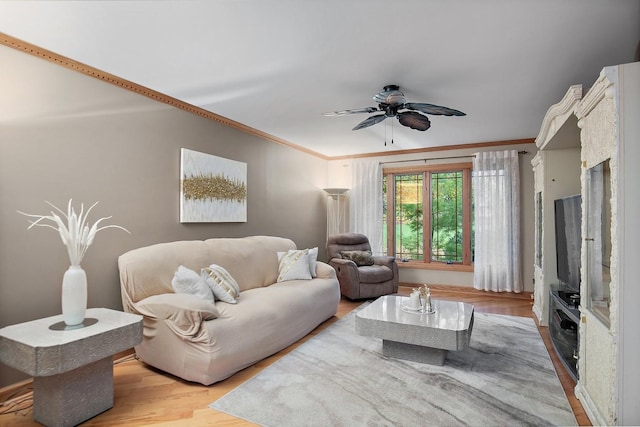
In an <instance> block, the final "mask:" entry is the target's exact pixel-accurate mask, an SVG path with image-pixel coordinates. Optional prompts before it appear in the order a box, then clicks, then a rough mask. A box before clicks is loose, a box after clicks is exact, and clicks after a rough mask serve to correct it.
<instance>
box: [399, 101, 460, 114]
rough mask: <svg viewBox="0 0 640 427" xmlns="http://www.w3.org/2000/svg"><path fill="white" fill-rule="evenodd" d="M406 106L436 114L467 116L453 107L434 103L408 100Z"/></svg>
mask: <svg viewBox="0 0 640 427" xmlns="http://www.w3.org/2000/svg"><path fill="white" fill-rule="evenodd" d="M404 108H407V109H409V110H414V111H420V112H422V113H425V114H433V115H436V116H466V114H465V113H463V112H462V111H458V110H454V109H453V108H448V107H442V106H440V105H434V104H424V103H421V102H407V103H406V104H404Z"/></svg>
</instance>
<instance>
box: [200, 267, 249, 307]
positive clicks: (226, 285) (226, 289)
mask: <svg viewBox="0 0 640 427" xmlns="http://www.w3.org/2000/svg"><path fill="white" fill-rule="evenodd" d="M200 274H201V276H202V279H204V280H205V281H206V283H207V285H209V288H211V291H212V292H213V295H214V296H215V297H216V298H217V299H219V300H220V301H224V302H228V303H230V304H235V303H236V302H237V301H236V299H237V298H238V297H239V296H240V286H238V282H236V279H234V278H233V277H232V276H231V274H229V272H228V271H227V270H225V269H224V267H222V266H219V265H217V264H211V265H210V266H209V267H207V268H203V269H202V271H201V272H200Z"/></svg>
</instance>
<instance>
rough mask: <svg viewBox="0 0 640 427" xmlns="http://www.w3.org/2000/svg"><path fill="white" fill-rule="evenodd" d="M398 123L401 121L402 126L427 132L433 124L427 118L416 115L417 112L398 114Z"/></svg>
mask: <svg viewBox="0 0 640 427" xmlns="http://www.w3.org/2000/svg"><path fill="white" fill-rule="evenodd" d="M397 117H398V121H400V124H401V125H404V126H407V127H410V128H411V129H415V130H422V131H424V130H427V129H429V128H430V127H431V122H430V121H429V119H428V118H427V116H423V115H422V114H420V113H416V112H415V111H405V112H402V113H398V116H397Z"/></svg>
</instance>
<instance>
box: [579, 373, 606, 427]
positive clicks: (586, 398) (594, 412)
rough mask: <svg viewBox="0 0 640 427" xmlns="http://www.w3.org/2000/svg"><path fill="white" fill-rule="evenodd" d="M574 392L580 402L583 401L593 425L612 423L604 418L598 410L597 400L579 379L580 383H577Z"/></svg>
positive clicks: (585, 410)
mask: <svg viewBox="0 0 640 427" xmlns="http://www.w3.org/2000/svg"><path fill="white" fill-rule="evenodd" d="M574 392H575V394H576V397H577V398H578V400H579V401H580V403H582V407H583V408H584V412H585V413H586V414H587V416H588V417H589V420H591V423H592V425H594V426H607V425H611V422H609V421H607V420H605V419H604V417H603V416H602V414H601V413H600V411H599V410H598V407H597V406H596V404H595V402H594V401H593V399H592V398H591V395H589V392H588V391H587V389H586V388H584V386H583V385H582V383H581V382H580V381H578V383H577V384H576V387H575V389H574Z"/></svg>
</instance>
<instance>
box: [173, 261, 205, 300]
mask: <svg viewBox="0 0 640 427" xmlns="http://www.w3.org/2000/svg"><path fill="white" fill-rule="evenodd" d="M171 287H172V288H173V290H174V291H176V293H181V294H191V295H195V296H197V297H200V298H202V299H203V300H205V301H209V302H210V303H212V304H213V302H214V298H213V293H212V292H211V289H210V288H209V286H208V285H207V282H205V281H204V280H203V279H202V277H200V275H199V274H198V273H196V272H195V271H193V270H191V269H189V268H187V267H185V266H183V265H181V266H179V267H178V270H177V271H176V272H175V273H174V275H173V279H172V280H171Z"/></svg>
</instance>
